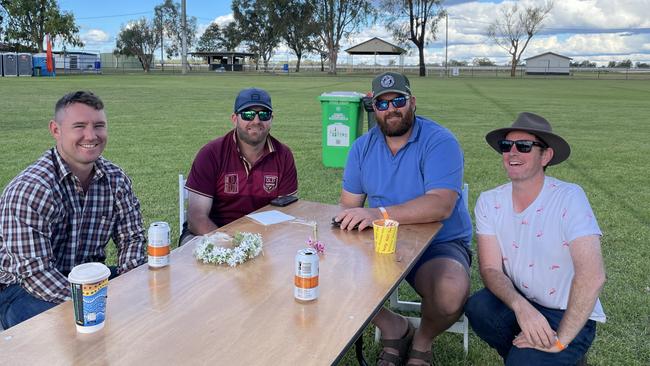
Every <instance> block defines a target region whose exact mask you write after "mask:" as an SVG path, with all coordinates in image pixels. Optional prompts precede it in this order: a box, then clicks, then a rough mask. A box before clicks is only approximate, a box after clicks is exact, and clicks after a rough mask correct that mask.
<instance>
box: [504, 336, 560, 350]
mask: <svg viewBox="0 0 650 366" xmlns="http://www.w3.org/2000/svg"><path fill="white" fill-rule="evenodd" d="M512 344H513V345H514V346H515V347H517V348H534V349H536V350H538V351H542V352H548V353H558V352H560V351H561V350H560V349H559V348H558V347H556V346H555V343H553V345H552V346H551V347H540V346H536V345H534V344H532V343H530V342H529V341H528V339H526V337H525V336H524V334H523V332H522V333H519V334H518V335H517V336H516V337H515V339H514V340H513V341H512Z"/></svg>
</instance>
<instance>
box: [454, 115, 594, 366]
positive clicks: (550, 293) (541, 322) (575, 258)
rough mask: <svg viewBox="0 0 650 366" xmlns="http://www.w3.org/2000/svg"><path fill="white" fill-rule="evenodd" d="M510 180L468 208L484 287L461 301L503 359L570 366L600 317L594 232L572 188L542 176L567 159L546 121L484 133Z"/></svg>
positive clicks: (583, 201) (522, 118)
mask: <svg viewBox="0 0 650 366" xmlns="http://www.w3.org/2000/svg"><path fill="white" fill-rule="evenodd" d="M486 140H487V142H488V144H489V145H490V146H492V147H493V148H494V149H495V150H497V151H498V152H499V153H501V154H502V155H503V164H504V167H505V169H506V172H507V173H508V177H509V178H510V181H511V182H510V183H508V184H505V185H502V186H499V187H497V188H495V189H493V190H490V191H487V192H483V193H482V194H481V196H480V197H479V199H478V202H477V204H476V208H475V219H476V233H477V240H478V255H479V268H480V271H481V277H482V279H483V282H484V283H485V287H486V288H485V289H482V290H480V291H478V292H477V293H475V294H474V295H472V296H471V297H470V299H469V300H468V302H467V304H466V305H465V312H466V314H467V316H468V318H469V321H470V324H471V326H472V328H473V329H474V331H475V332H476V333H477V334H478V335H479V337H481V338H482V339H483V340H485V341H486V342H487V343H488V344H489V345H490V346H491V347H493V348H495V349H496V350H497V352H498V353H499V355H501V357H503V359H504V361H505V364H506V365H522V364H525V365H541V364H553V365H575V364H576V363H577V362H578V361H580V359H581V358H582V357H583V356H584V355H585V353H586V352H587V350H588V349H589V347H590V346H591V344H592V342H593V340H594V337H595V333H596V322H604V321H605V313H604V311H603V308H602V306H601V304H600V301H599V299H598V295H599V293H600V291H601V289H602V287H603V285H604V282H605V270H604V266H603V260H602V255H601V252H600V237H601V235H602V233H601V231H600V229H599V227H598V223H597V222H596V218H595V216H594V214H593V211H592V209H591V206H590V205H589V201H588V200H587V197H586V195H585V193H584V191H583V190H582V188H580V186H578V185H576V184H572V183H567V182H563V181H560V180H558V179H555V178H552V177H548V176H546V175H545V170H546V167H547V166H548V165H555V164H559V163H561V162H562V161H564V160H565V159H567V158H568V157H569V155H570V152H571V150H570V147H569V144H568V143H567V142H566V141H565V140H564V139H563V138H562V137H560V136H558V135H556V134H554V133H553V132H552V129H551V125H550V124H549V123H548V121H547V120H546V119H544V118H543V117H540V116H538V115H535V114H533V113H528V112H524V113H521V114H519V116H518V117H517V119H516V120H515V122H514V123H513V125H512V127H509V128H501V129H497V130H495V131H492V132H490V133H488V134H487V136H486Z"/></svg>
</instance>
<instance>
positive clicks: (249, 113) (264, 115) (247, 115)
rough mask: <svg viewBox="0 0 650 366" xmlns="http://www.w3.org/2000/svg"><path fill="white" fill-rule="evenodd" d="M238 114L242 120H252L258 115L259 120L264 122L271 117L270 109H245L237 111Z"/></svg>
mask: <svg viewBox="0 0 650 366" xmlns="http://www.w3.org/2000/svg"><path fill="white" fill-rule="evenodd" d="M239 115H240V116H241V119H243V120H244V121H249V122H250V121H252V120H254V119H255V116H258V117H259V118H260V121H262V122H266V121H269V120H270V119H271V115H272V112H271V111H253V110H250V109H249V110H246V111H241V112H239Z"/></svg>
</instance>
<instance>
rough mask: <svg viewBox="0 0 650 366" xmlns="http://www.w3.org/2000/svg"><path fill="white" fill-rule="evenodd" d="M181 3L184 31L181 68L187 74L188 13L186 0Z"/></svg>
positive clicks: (182, 28) (182, 29)
mask: <svg viewBox="0 0 650 366" xmlns="http://www.w3.org/2000/svg"><path fill="white" fill-rule="evenodd" d="M181 4H182V5H181V17H182V20H181V22H182V26H181V31H182V32H183V35H182V37H181V53H182V54H181V64H182V65H181V66H182V68H181V69H182V73H183V74H185V73H187V14H186V13H185V0H183V1H182V3H181Z"/></svg>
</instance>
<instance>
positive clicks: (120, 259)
mask: <svg viewBox="0 0 650 366" xmlns="http://www.w3.org/2000/svg"><path fill="white" fill-rule="evenodd" d="M116 207H117V224H116V227H115V229H114V230H113V232H114V235H113V242H115V245H116V247H117V265H118V268H117V271H118V273H120V274H121V273H124V272H127V271H130V270H131V269H133V268H136V267H138V266H139V265H141V264H143V263H144V262H146V256H145V246H146V244H147V243H146V237H145V233H144V222H143V220H142V213H141V211H140V201H139V200H138V199H137V198H136V197H135V195H134V194H133V190H132V189H131V186H130V185H127V186H125V189H124V195H123V199H122V200H118V201H117V202H116Z"/></svg>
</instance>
